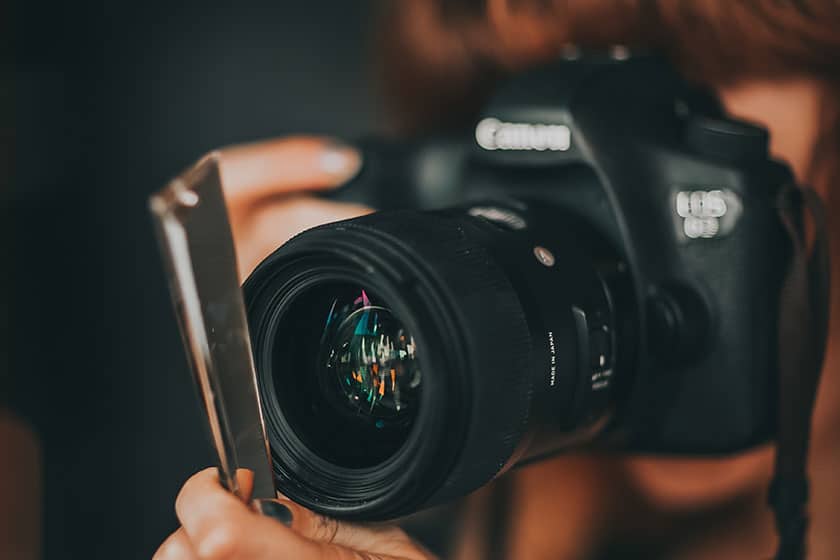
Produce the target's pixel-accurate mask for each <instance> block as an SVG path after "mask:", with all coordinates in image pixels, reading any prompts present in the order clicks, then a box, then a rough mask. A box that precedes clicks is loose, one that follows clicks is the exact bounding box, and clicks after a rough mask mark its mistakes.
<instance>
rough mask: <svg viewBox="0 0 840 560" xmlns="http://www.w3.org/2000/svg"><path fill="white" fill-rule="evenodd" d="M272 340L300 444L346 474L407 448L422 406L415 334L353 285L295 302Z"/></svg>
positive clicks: (281, 402)
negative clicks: (349, 470) (407, 441)
mask: <svg viewBox="0 0 840 560" xmlns="http://www.w3.org/2000/svg"><path fill="white" fill-rule="evenodd" d="M280 311H281V315H279V316H278V317H277V330H276V331H275V334H274V340H273V355H274V358H273V360H272V370H273V371H272V386H273V391H272V400H273V401H274V402H276V403H277V404H278V406H279V407H280V409H282V411H283V416H284V418H283V420H284V421H285V422H286V423H288V427H289V428H290V429H291V431H292V432H293V433H294V435H295V436H296V437H297V438H299V439H300V440H301V442H302V443H303V444H304V445H306V446H307V447H308V448H309V449H311V450H312V451H313V452H314V453H315V454H316V455H318V456H319V457H320V458H321V459H323V460H325V461H328V462H330V463H332V464H335V465H338V466H341V467H344V468H365V467H371V466H373V465H376V464H378V463H381V462H382V461H385V460H386V459H388V458H389V457H391V456H392V455H393V454H394V453H395V452H396V451H397V450H398V449H399V448H400V447H401V446H402V445H403V443H404V442H405V440H406V438H407V436H408V434H409V432H410V430H411V427H412V425H413V423H414V419H415V416H416V414H417V410H418V407H419V402H420V391H421V379H422V371H421V368H420V360H419V358H418V356H417V349H416V341H415V338H414V336H413V334H412V333H411V332H410V331H409V330H408V329H407V328H406V327H405V326H404V325H403V324H402V323H401V322H400V321H398V320H397V319H396V317H395V315H394V313H393V312H392V311H391V310H390V309H389V308H388V307H386V306H385V305H384V301H383V300H382V299H381V298H380V297H379V296H377V295H376V294H374V293H373V292H370V290H369V289H366V288H363V287H361V286H359V285H357V284H354V283H347V282H340V281H324V282H321V283H317V284H315V285H313V286H311V287H309V288H306V289H303V290H301V291H299V292H298V293H296V294H294V295H292V296H290V299H289V300H288V302H287V303H286V304H285V305H284V306H283V308H282V309H281V310H280Z"/></svg>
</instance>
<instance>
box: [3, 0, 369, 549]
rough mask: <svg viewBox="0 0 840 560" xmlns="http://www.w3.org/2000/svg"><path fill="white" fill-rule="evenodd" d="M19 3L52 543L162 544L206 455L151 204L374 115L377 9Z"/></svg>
mask: <svg viewBox="0 0 840 560" xmlns="http://www.w3.org/2000/svg"><path fill="white" fill-rule="evenodd" d="M5 11H6V12H8V13H9V15H10V19H7V21H6V23H5V25H4V26H5V27H8V28H9V32H10V33H11V35H7V36H6V37H5V39H4V40H6V42H10V43H11V45H9V46H11V48H12V49H11V52H12V55H13V62H12V63H10V64H4V72H3V74H4V75H3V94H4V97H8V98H10V101H11V103H12V104H11V107H12V108H13V111H12V113H11V117H12V130H13V144H12V147H13V152H12V153H13V158H12V161H11V162H10V165H11V166H10V167H9V169H11V171H12V175H11V182H10V188H8V189H6V190H5V191H4V193H3V198H4V207H5V210H8V211H10V212H9V214H10V218H9V219H10V221H9V222H8V223H7V224H6V225H7V226H8V228H7V229H8V230H10V232H9V234H8V235H10V236H11V240H12V243H11V244H10V245H9V246H10V247H11V249H10V250H11V253H12V254H11V255H10V262H7V263H4V267H8V268H7V272H8V276H9V277H10V278H11V286H10V287H9V289H8V290H7V293H9V294H11V296H12V297H11V306H12V315H11V317H12V325H11V326H12V328H11V330H12V338H11V343H12V353H11V355H12V359H11V371H12V373H13V375H14V377H13V383H14V395H16V396H15V397H14V398H15V399H16V402H17V405H16V406H18V407H19V409H20V411H21V414H23V415H25V416H26V417H28V418H30V419H31V420H32V422H33V423H34V424H35V425H36V427H37V430H38V431H39V433H40V434H41V437H42V441H43V445H44V450H45V451H44V453H45V456H44V463H45V474H44V480H45V498H44V514H45V532H46V543H45V557H46V558H48V559H58V558H149V557H150V556H151V555H152V553H153V551H154V550H155V548H156V547H157V545H158V544H159V543H160V542H161V540H162V539H163V538H164V537H165V536H166V535H167V534H168V533H169V532H171V531H172V530H174V529H175V528H176V519H175V515H174V510H173V504H174V498H175V495H176V493H177V491H178V488H179V487H180V485H181V484H182V483H183V482H184V480H185V479H186V478H187V477H188V476H189V475H190V474H191V473H192V472H194V471H196V470H198V469H200V468H202V467H204V466H207V465H209V464H211V454H210V451H209V446H208V444H207V441H206V439H205V435H204V428H203V425H202V420H201V416H200V413H199V407H198V403H197V400H196V396H195V393H194V390H193V387H192V386H191V381H190V376H189V373H188V370H187V366H186V361H185V357H184V354H183V351H182V348H181V343H180V339H179V336H178V332H177V330H176V325H175V321H174V316H173V314H172V311H171V308H170V302H169V299H168V293H167V291H166V285H165V280H164V276H163V273H162V271H161V267H160V264H159V259H158V255H157V249H156V245H155V239H154V236H153V230H152V228H151V224H150V220H149V216H148V213H147V210H146V199H147V197H148V195H149V194H150V193H151V192H152V191H154V190H156V189H159V188H160V187H161V186H163V185H164V183H165V182H166V181H167V180H168V179H170V178H171V177H173V176H174V175H176V174H177V173H179V172H180V171H181V170H182V169H183V168H184V167H186V166H187V165H189V164H190V163H191V162H193V161H194V160H196V159H197V158H198V157H199V156H201V155H202V154H204V153H205V152H207V151H208V150H211V149H213V148H216V147H219V146H223V145H226V144H231V143H236V142H243V141H249V140H255V139H260V138H264V137H270V136H277V135H285V134H291V133H296V132H314V133H326V134H332V135H337V136H340V137H352V136H354V135H356V134H358V133H360V132H362V131H365V130H370V129H372V128H376V127H377V125H378V118H379V117H380V115H379V114H378V111H377V103H376V96H375V92H374V90H375V86H374V82H373V80H372V79H371V78H372V71H371V66H372V61H373V58H372V56H371V37H372V32H373V28H374V26H375V18H374V12H375V6H373V5H372V3H371V2H360V1H355V2H346V1H342V0H330V1H321V2H317V3H312V2H288V1H280V2H277V1H275V2H265V1H263V2H249V3H247V4H245V3H222V2H171V3H170V2H166V3H165V2H140V3H136V2H135V3H98V4H97V5H95V6H87V5H83V4H79V3H76V2H61V3H60V2H49V3H46V4H42V3H33V2H28V3H24V2H18V3H17V4H16V5H13V6H12V7H10V8H9V7H7V8H6V9H5ZM4 129H6V130H8V128H7V127H5V126H4Z"/></svg>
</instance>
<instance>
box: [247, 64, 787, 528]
mask: <svg viewBox="0 0 840 560" xmlns="http://www.w3.org/2000/svg"><path fill="white" fill-rule="evenodd" d="M362 145H363V148H364V162H365V164H364V167H363V169H362V171H361V172H360V174H359V175H358V176H357V177H356V178H355V179H354V180H352V181H351V182H350V183H348V184H347V185H346V186H344V187H343V188H341V189H340V190H339V191H337V192H335V193H333V194H332V195H330V196H331V197H332V198H335V199H338V200H352V201H356V202H364V203H366V204H368V205H370V206H372V207H373V208H376V209H380V210H383V212H378V213H375V214H372V215H369V216H365V217H362V218H357V219H354V220H350V221H345V222H340V223H337V224H330V225H327V226H322V227H320V228H316V229H314V230H310V231H308V232H304V233H303V234H301V235H300V236H298V237H296V238H295V239H293V240H292V241H290V242H289V243H288V244H287V245H285V246H284V247H282V248H280V249H279V250H278V251H277V252H276V253H274V254H273V255H272V256H270V257H269V258H268V259H266V261H264V263H263V264H261V265H260V267H258V269H257V270H256V271H255V272H254V274H253V275H252V276H251V278H250V279H249V280H248V282H247V283H246V285H245V296H246V304H247V307H248V315H249V321H250V325H251V332H252V341H253V346H254V352H255V363H256V368H257V374H258V379H259V384H260V391H261V395H262V399H263V406H264V408H265V409H266V422H267V428H268V434H269V439H270V441H271V447H272V453H273V457H274V461H275V471H276V474H277V479H278V481H281V482H279V483H278V484H279V485H280V488H279V489H280V490H281V491H282V492H284V493H286V494H287V495H289V496H290V497H292V498H294V499H296V500H297V501H299V502H301V503H303V504H304V505H307V506H309V507H312V508H314V509H316V510H319V511H323V512H326V513H329V514H331V515H337V516H342V517H354V518H365V519H380V518H389V517H394V516H397V515H402V514H405V513H409V512H411V511H415V510H416V509H419V508H420V507H424V506H426V505H429V504H433V503H438V502H440V501H443V500H446V499H450V498H452V497H455V496H458V495H462V494H464V493H466V492H468V491H471V490H472V489H474V488H476V487H478V486H480V485H482V484H484V483H486V482H487V481H488V480H489V479H491V478H492V477H493V476H496V475H497V474H498V473H500V472H502V471H503V470H505V469H506V468H508V467H510V466H512V465H515V464H521V463H523V462H526V461H531V460H536V459H539V458H541V457H544V456H546V455H548V454H552V453H556V452H558V451H562V450H563V449H567V448H569V447H571V446H580V445H588V446H594V447H598V448H600V449H609V450H615V451H617V452H642V453H666V454H690V455H716V454H727V453H732V452H737V451H740V450H744V449H747V448H749V447H751V446H754V445H757V444H759V443H762V442H765V441H767V440H768V439H771V438H772V437H773V436H774V435H775V431H776V402H777V401H776V387H777V378H778V369H779V366H778V363H777V362H778V359H777V355H778V351H777V349H778V344H779V341H778V321H779V306H780V290H781V287H782V283H783V280H784V276H785V273H786V271H787V270H788V267H789V265H790V259H791V254H792V249H791V239H790V235H789V233H788V232H787V230H786V229H785V228H784V227H783V224H782V221H781V220H780V216H779V201H780V198H781V197H782V196H783V195H784V193H785V192H786V190H788V189H790V188H791V186H792V185H793V179H792V176H791V173H790V171H789V169H788V168H787V167H786V166H784V165H783V164H781V163H779V162H776V161H774V160H772V159H771V158H770V157H769V155H768V152H767V148H768V137H767V133H766V132H765V131H764V130H763V129H761V128H759V127H757V126H755V125H752V124H749V123H745V122H741V121H737V120H733V119H731V118H729V117H727V116H726V115H725V114H724V113H723V111H722V110H721V108H720V106H719V105H718V103H717V102H716V100H715V99H714V97H712V96H710V95H708V94H706V93H704V92H702V91H701V90H698V89H696V88H694V87H692V86H690V85H689V84H687V83H686V82H685V81H684V80H683V79H681V78H680V76H678V75H677V74H676V72H675V71H674V70H673V69H671V67H670V66H669V65H667V64H666V63H665V62H663V61H662V60H660V59H657V58H655V57H642V58H632V59H630V60H626V61H618V60H613V59H610V58H609V57H601V58H598V57H584V58H582V59H580V60H574V61H571V60H569V61H562V62H558V63H555V64H552V65H549V66H546V67H542V68H539V69H536V70H534V71H532V72H529V73H526V74H523V75H520V76H517V77H515V78H514V79H512V80H511V81H510V82H508V83H507V84H506V85H505V86H503V87H502V88H501V89H500V90H499V91H498V92H497V93H496V94H495V95H494V96H493V97H492V99H491V100H490V102H489V104H488V105H487V106H486V107H485V108H484V110H483V112H482V114H481V116H480V118H479V120H478V122H477V124H476V126H475V128H474V130H471V131H469V134H467V135H465V136H463V137H458V136H457V135H456V136H446V137H432V138H424V139H414V140H407V141H406V140H401V141H382V140H370V141H366V142H363V143H362ZM418 210H422V211H418ZM316 270H320V271H321V272H320V273H315V272H314V271H316ZM339 280H341V281H344V280H347V281H351V282H353V283H354V284H355V285H362V286H371V288H370V289H369V290H368V291H367V292H366V291H364V289H363V290H362V292H361V293H362V294H363V297H361V298H357V299H356V300H354V301H355V303H348V304H346V305H345V308H346V309H347V311H346V313H345V314H346V316H354V314H357V313H359V312H360V310H361V309H373V310H374V311H375V310H377V309H379V310H382V309H386V308H387V309H388V310H389V314H393V316H398V317H400V318H402V319H403V322H404V323H405V325H404V326H405V329H404V330H395V331H393V332H395V333H400V334H398V336H399V337H404V336H406V334H405V333H407V332H412V333H415V334H416V335H417V342H416V348H417V350H418V352H420V351H425V352H427V356H426V357H423V356H421V358H423V360H424V362H423V366H422V368H421V369H422V372H423V377H422V385H420V382H419V381H418V379H419V374H417V372H414V373H413V374H412V375H414V378H413V379H414V381H411V382H406V385H405V386H404V390H403V391H402V393H399V391H397V387H398V384H397V383H396V382H395V381H394V376H395V375H397V374H395V373H394V372H395V371H397V372H403V371H408V370H407V369H405V368H407V367H408V365H407V364H408V363H407V362H400V364H402V365H398V367H397V368H396V369H395V368H391V369H390V371H391V374H390V375H391V376H392V377H391V381H390V382H389V383H388V382H386V381H387V376H386V377H382V378H381V379H380V380H379V381H377V380H376V378H375V375H374V376H372V379H373V381H371V383H373V384H372V385H370V387H369V391H368V392H367V393H361V394H362V399H361V400H362V401H364V400H365V395H367V397H366V398H367V399H368V402H371V404H370V410H369V411H368V410H367V405H365V407H364V410H362V408H363V407H361V406H359V407H358V415H360V416H365V415H367V416H370V418H367V416H366V419H365V420H363V421H364V422H368V424H365V425H363V424H362V423H360V424H358V425H359V426H360V427H359V428H358V430H369V431H370V434H373V435H372V436H371V437H367V436H366V437H365V441H366V442H369V441H371V440H376V434H377V433H382V434H386V435H385V436H383V438H382V440H383V441H390V442H391V443H388V444H387V445H386V444H384V443H383V444H382V445H383V446H386V447H387V446H390V447H388V451H387V452H383V453H382V454H381V455H377V458H376V459H375V460H372V461H366V460H365V459H364V457H366V456H371V454H373V455H376V451H375V450H373V447H371V445H372V444H368V443H364V444H359V446H356V447H358V449H357V448H355V447H354V449H347V442H348V441H349V440H352V439H353V436H352V434H351V433H350V432H349V431H344V430H345V428H347V427H349V426H351V425H352V426H355V424H353V422H356V420H355V419H351V418H350V417H349V416H348V415H347V414H348V412H347V411H344V412H343V413H341V414H339V415H338V416H335V417H332V416H330V415H329V414H327V413H326V412H325V408H328V407H332V406H344V405H342V404H340V403H339V404H335V403H337V402H338V401H342V402H346V399H350V400H352V399H356V401H359V395H360V393H359V392H358V391H356V392H355V393H350V392H346V393H342V392H341V390H336V389H335V388H334V387H332V385H330V384H331V383H332V382H331V381H323V380H322V381H318V382H314V381H312V382H309V381H300V380H299V378H300V377H306V376H305V375H304V376H300V375H298V374H299V373H300V372H302V371H308V370H310V369H312V370H313V371H314V370H318V371H321V370H323V369H324V368H326V370H325V371H326V373H323V374H321V373H313V374H312V377H319V376H321V377H322V378H323V379H330V378H331V376H334V375H335V372H336V371H339V370H340V369H341V368H342V367H344V366H343V365H342V364H347V363H350V361H352V360H350V358H341V359H339V358H335V356H336V354H335V350H334V349H332V350H331V349H329V348H327V349H326V350H324V348H323V347H324V345H325V344H326V342H325V341H327V339H328V335H327V334H326V331H325V334H324V335H323V336H321V337H320V338H318V337H317V336H310V335H307V334H305V333H307V332H311V331H313V330H319V331H320V328H321V327H320V326H319V324H320V323H318V322H317V321H312V322H311V323H309V322H307V321H309V319H308V318H307V317H306V312H305V311H294V310H293V308H294V306H295V305H297V304H296V303H295V301H298V300H300V298H301V297H304V299H305V298H309V299H306V300H305V302H304V303H302V304H300V306H302V307H301V309H306V310H310V314H314V315H317V314H318V312H317V308H318V306H319V305H322V304H320V303H319V302H320V300H321V299H323V300H325V301H326V300H330V299H331V297H332V296H329V295H325V294H327V293H328V292H330V293H332V292H331V291H333V292H337V291H340V289H343V288H339V287H337V286H338V284H337V282H338V281H339ZM325 283H326V285H328V286H329V287H328V288H324V289H323V290H322V292H317V290H318V289H321V288H318V286H321V285H324V284H325ZM312 290H316V292H312ZM369 293H376V294H378V297H379V299H381V300H382V301H385V302H387V306H379V307H378V306H376V305H374V304H370V305H369V304H368V302H367V300H368V296H367V294H369ZM301 294H309V295H305V296H302V295H301ZM313 294H314V295H313ZM342 297H343V296H342ZM348 298H350V299H347V301H351V300H352V298H351V297H350V296H348ZM339 300H340V298H339V297H338V296H336V297H335V298H332V308H330V310H329V318H328V319H327V324H329V323H330V321H331V318H332V317H333V310H334V309H335V308H336V302H338V301H339ZM362 300H364V301H362ZM342 301H343V300H342ZM360 301H361V302H362V303H359V302H360ZM323 305H327V304H323ZM323 305H322V307H323ZM340 305H341V304H339V306H340ZM327 307H329V305H327ZM296 313H297V315H296ZM365 313H367V312H365ZM389 317H391V315H389ZM369 320H370V319H366V321H369ZM377 320H378V319H377ZM388 320H389V321H390V320H391V319H390V318H389V319H388ZM321 323H323V320H322V319H321ZM366 324H367V323H366ZM382 324H383V325H384V324H385V319H382ZM388 324H389V325H390V324H391V323H388ZM284 325H294V328H292V327H284ZM355 325H356V329H355V331H354V333H356V335H358V333H360V332H361V329H360V327H359V326H358V325H359V323H355ZM377 328H378V327H377ZM381 328H382V329H385V327H384V326H383V327H381ZM389 328H390V327H389ZM394 328H396V327H394ZM284 329H285V330H284ZM373 330H374V331H375V330H376V328H374V329H373ZM433 331H434V334H430V333H432V332H433ZM331 332H332V331H331ZM300 333H304V334H300ZM306 336H310V338H312V341H311V342H307V340H305V337H306ZM329 336H333V334H330V335H329ZM354 336H355V335H354ZM395 336H397V335H395ZM294 337H298V338H294ZM286 339H294V340H295V342H294V343H293V344H292V343H290V344H289V345H287V346H283V344H285V343H283V344H280V343H279V342H277V341H279V340H286ZM348 340H349V339H346V340H345V341H344V342H343V343H342V344H343V346H342V345H341V344H339V345H338V346H336V347H340V348H345V349H348V348H350V347H351V346H352V344H353V343H352V341H350V342H348ZM370 340H373V338H371V337H370V336H369V337H368V341H369V342H368V343H369V344H370ZM380 340H385V339H384V338H381V339H380ZM411 341H412V344H411V345H410V346H405V348H408V349H409V351H411V350H412V349H413V348H415V344H414V338H411ZM278 344H280V346H278ZM330 348H333V347H330ZM361 348H362V350H364V348H365V346H364V344H362V346H361ZM400 348H403V346H400ZM430 348H435V349H436V351H435V353H434V355H428V353H429V349H430ZM437 349H440V351H439V352H438V351H437ZM292 350H294V353H295V354H297V355H299V354H307V355H313V356H315V355H317V356H320V357H318V358H313V362H312V363H309V362H307V361H306V360H307V358H301V360H302V361H300V362H299V363H298V362H295V363H294V364H293V365H292V366H291V369H293V370H294V371H295V372H297V373H296V374H295V375H297V377H295V379H294V380H291V377H288V376H289V374H288V372H285V373H284V372H282V371H279V370H278V368H280V366H278V362H279V361H281V360H283V359H285V358H283V356H285V355H289V354H290V353H291V352H292ZM380 350H381V348H380ZM348 351H349V350H348ZM324 352H327V354H324ZM396 352H397V351H396V350H394V349H393V347H392V348H391V354H390V355H392V356H397V355H399V356H401V358H400V359H407V358H405V356H406V355H407V354H406V351H405V350H402V349H401V350H399V353H396ZM348 355H349V354H348ZM354 355H355V354H354ZM359 355H361V354H359ZM383 355H384V354H383ZM295 359H297V358H295ZM396 359H397V358H393V360H396ZM342 360H343V361H342ZM315 362H318V363H315ZM393 363H397V362H393ZM324 364H327V365H326V366H325V365H324ZM382 364H385V361H383V362H382ZM348 367H349V366H348ZM371 367H372V366H371ZM383 367H384V366H383ZM412 367H413V366H412ZM330 368H333V369H330ZM280 369H283V368H280ZM342 371H343V370H342ZM348 371H349V370H348ZM359 371H360V370H358V368H355V369H353V370H352V377H353V379H356V377H357V375H361V374H360V373H359ZM365 371H367V370H365ZM370 371H376V370H370ZM441 372H446V374H445V375H444V374H443V373H441ZM368 373H369V372H368ZM368 373H366V374H365V375H368ZM347 375H349V373H348V374H347ZM371 375H372V374H371ZM406 375H408V374H406ZM436 376H437V377H439V378H440V379H437V380H436ZM321 377H319V379H320V378H321ZM383 380H385V381H383ZM345 381H346V382H347V385H348V386H350V385H351V384H352V381H351V380H349V379H345V380H344V381H341V383H343V382H345ZM360 383H361V382H360ZM325 384H326V385H325ZM328 385H329V387H328ZM417 386H420V387H421V388H422V394H421V393H420V392H418V393H417V395H414V400H413V401H412V400H410V399H408V398H407V397H406V399H407V400H405V401H404V402H405V403H408V404H404V405H402V406H404V407H407V408H412V409H415V410H416V409H419V410H420V411H421V412H418V413H416V414H417V416H416V417H412V419H411V420H410V421H408V420H405V419H403V418H401V417H400V414H402V413H403V412H402V411H401V405H400V402H402V401H400V399H401V398H402V397H400V395H408V394H409V387H417ZM386 389H387V390H388V391H392V392H393V395H391V393H389V394H388V395H386V394H385V393H386ZM411 390H414V389H411ZM335 391H338V394H340V396H339V397H338V398H336V397H335V396H334V395H333V396H332V397H324V398H323V399H322V398H320V397H318V396H317V395H319V394H321V393H322V392H323V393H330V394H333V393H334V392H335ZM418 391H419V390H418ZM284 394H285V395H286V396H283V395H284ZM277 395H281V396H280V397H278V396H277ZM289 395H293V398H292V397H289ZM389 395H390V398H391V399H392V400H387V399H388V398H389ZM377 399H382V400H377ZM316 401H317V402H316ZM327 402H329V403H333V404H324V403H327ZM393 402H396V403H397V404H396V408H394V406H393ZM302 403H304V404H302ZM305 403H309V404H305ZM386 403H390V404H388V406H390V407H391V408H388V410H387V411H385V412H383V413H382V414H381V415H380V416H376V415H375V414H374V412H373V411H374V409H375V405H376V406H379V405H381V406H383V407H384V406H385V404H386ZM293 409H294V410H297V412H294V411H293ZM382 410H385V409H384V408H383V409H382ZM423 410H434V412H433V413H432V412H430V413H429V414H428V416H429V418H428V419H425V416H423V414H422V411H423ZM386 412H387V414H386ZM363 421H362V420H359V422H363ZM318 423H323V426H322V427H320V428H310V427H311V426H313V425H315V424H318ZM301 426H306V427H301ZM336 426H340V427H336ZM354 429H356V428H354ZM312 430H315V431H312ZM348 430H349V428H348ZM377 430H379V432H377ZM303 432H307V433H306V434H304V433H303ZM365 433H367V432H365ZM331 438H334V439H336V440H338V441H339V442H338V443H335V444H329V445H328V444H326V443H324V446H325V447H329V446H330V445H332V446H333V447H332V449H333V450H332V451H323V452H321V450H320V446H321V442H325V441H327V440H330V439H331ZM432 440H434V445H433V441H432ZM438 440H439V441H438ZM341 446H344V447H341ZM377 449H378V448H377ZM398 455H405V456H406V458H405V460H404V461H402V460H399V459H396V458H394V457H396V456H398ZM426 456H429V459H428V460H426V459H425V457H426ZM401 461H402V462H401ZM392 471H393V472H392ZM386 472H387V473H389V474H387V476H386V475H385V474H383V473H386ZM383 477H385V478H383ZM386 479H387V480H386Z"/></svg>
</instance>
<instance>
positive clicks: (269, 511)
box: [254, 500, 292, 527]
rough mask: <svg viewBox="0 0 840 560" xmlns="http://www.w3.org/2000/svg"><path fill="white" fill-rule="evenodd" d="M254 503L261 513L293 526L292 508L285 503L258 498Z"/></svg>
mask: <svg viewBox="0 0 840 560" xmlns="http://www.w3.org/2000/svg"><path fill="white" fill-rule="evenodd" d="M254 503H255V504H256V508H257V511H259V512H260V513H261V514H263V515H265V516H266V517H272V518H274V519H276V520H277V521H279V522H280V523H282V524H283V525H285V526H286V527H291V526H292V510H290V509H289V508H287V507H286V506H284V505H283V504H278V503H277V502H275V501H272V500H256V501H255V502H254Z"/></svg>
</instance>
